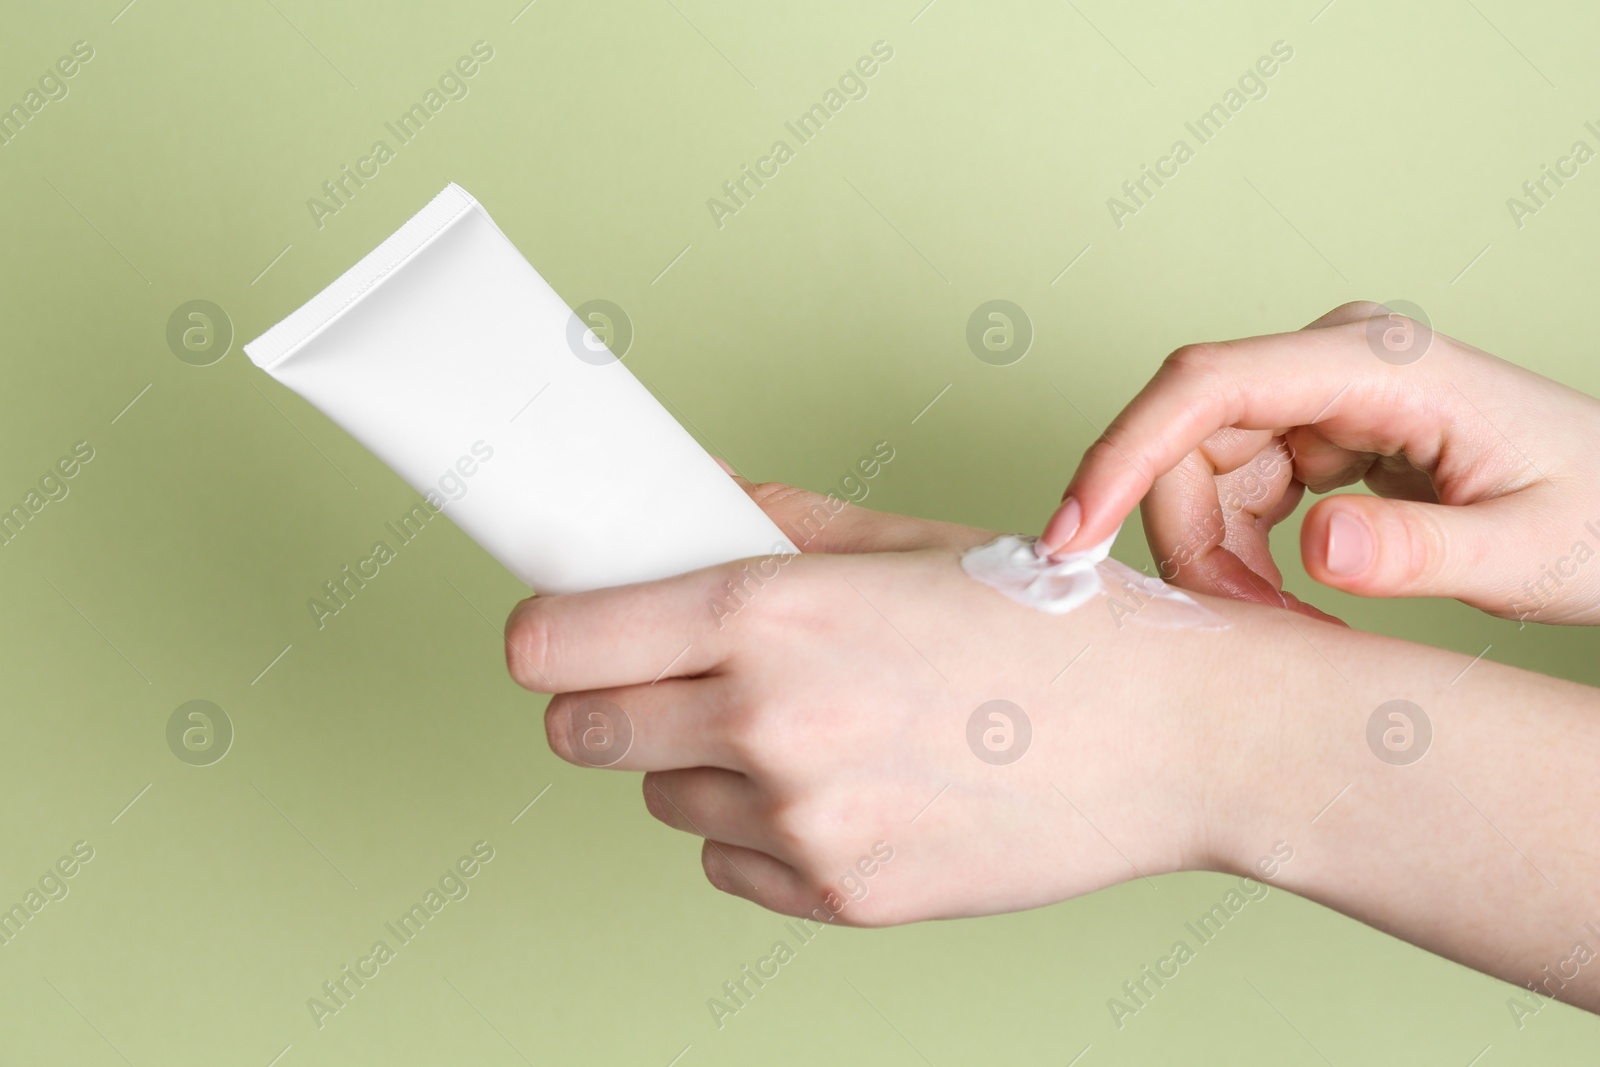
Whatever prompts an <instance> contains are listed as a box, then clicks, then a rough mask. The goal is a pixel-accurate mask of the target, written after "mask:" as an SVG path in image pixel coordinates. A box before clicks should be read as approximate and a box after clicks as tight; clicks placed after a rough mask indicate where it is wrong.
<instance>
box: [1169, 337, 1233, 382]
mask: <svg viewBox="0 0 1600 1067" xmlns="http://www.w3.org/2000/svg"><path fill="white" fill-rule="evenodd" d="M1226 355H1227V345H1226V344H1225V343H1223V342H1221V341H1197V342H1195V343H1193V344H1187V345H1183V346H1181V347H1179V348H1175V349H1173V351H1172V353H1171V354H1170V355H1169V356H1167V358H1166V360H1165V361H1163V363H1162V365H1161V366H1162V370H1163V371H1164V372H1166V373H1168V374H1175V375H1188V376H1199V377H1205V376H1208V375H1210V374H1213V373H1215V372H1216V370H1217V368H1218V366H1219V365H1220V364H1221V363H1222V361H1223V359H1224V357H1225V356H1226Z"/></svg>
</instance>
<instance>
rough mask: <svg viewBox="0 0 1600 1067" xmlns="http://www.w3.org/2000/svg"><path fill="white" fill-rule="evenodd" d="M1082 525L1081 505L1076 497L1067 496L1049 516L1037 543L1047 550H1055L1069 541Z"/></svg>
mask: <svg viewBox="0 0 1600 1067" xmlns="http://www.w3.org/2000/svg"><path fill="white" fill-rule="evenodd" d="M1082 525H1083V505H1082V504H1080V503H1078V498H1077V497H1075V496H1069V497H1067V499H1065V500H1063V501H1062V502H1061V506H1060V507H1059V508H1057V509H1056V513H1055V514H1054V515H1052V516H1050V521H1049V522H1048V523H1046V524H1045V528H1044V536H1043V537H1041V538H1040V539H1039V544H1040V545H1042V546H1044V547H1045V548H1046V549H1048V550H1049V551H1052V552H1053V551H1056V550H1057V549H1059V548H1061V546H1063V545H1065V544H1066V543H1067V542H1068V541H1071V540H1072V539H1073V537H1074V536H1076V535H1077V533H1078V527H1079V526H1082Z"/></svg>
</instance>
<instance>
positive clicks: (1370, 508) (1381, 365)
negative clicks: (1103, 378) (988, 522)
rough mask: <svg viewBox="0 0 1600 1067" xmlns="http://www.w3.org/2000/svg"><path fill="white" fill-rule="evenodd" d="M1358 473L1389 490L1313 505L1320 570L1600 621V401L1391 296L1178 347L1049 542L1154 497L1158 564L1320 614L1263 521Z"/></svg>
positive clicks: (1402, 590)
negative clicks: (1454, 333)
mask: <svg viewBox="0 0 1600 1067" xmlns="http://www.w3.org/2000/svg"><path fill="white" fill-rule="evenodd" d="M1357 481H1364V482H1365V483H1366V484H1367V486H1368V487H1369V488H1371V489H1372V490H1373V492H1374V493H1376V494H1377V496H1375V497H1373V496H1366V495H1358V494H1342V495H1339V496H1334V497H1331V498H1329V499H1327V500H1323V501H1321V502H1320V503H1318V504H1317V505H1316V506H1315V507H1313V508H1312V509H1311V510H1310V512H1309V513H1308V514H1307V515H1306V518H1305V522H1304V524H1303V526H1302V528H1301V537H1300V547H1301V553H1302V556H1303V558H1304V561H1305V567H1306V571H1307V573H1309V574H1310V575H1311V576H1312V577H1313V578H1315V579H1316V580H1317V581H1319V582H1322V583H1324V584H1326V585H1330V586H1333V587H1334V588H1336V589H1342V590H1345V591H1346V592H1350V593H1355V594H1358V595H1361V596H1372V597H1410V596H1434V597H1455V598H1456V599H1458V600H1462V601H1464V602H1466V603H1468V604H1471V605H1472V606H1474V607H1477V608H1481V609H1482V610H1484V611H1487V612H1489V613H1491V614H1493V615H1498V616H1500V617H1502V618H1509V619H1527V620H1532V621H1537V622H1548V623H1569V624H1588V625H1595V624H1600V558H1597V557H1600V400H1596V399H1595V398H1593V397H1590V396H1587V395H1585V394H1583V393H1580V392H1577V391H1576V390H1573V389H1569V388H1567V387H1566V386H1563V385H1560V384H1559V383H1557V382H1553V381H1551V380H1549V379H1548V378H1543V377H1541V376H1539V375H1537V374H1534V373H1533V372H1531V371H1528V370H1525V369H1523V368H1521V367H1517V366H1515V365H1513V364H1511V363H1507V362H1505V361H1504V360H1500V359H1497V358H1495V357H1494V356H1491V355H1489V354H1488V353H1486V352H1482V351H1480V350H1478V349H1476V348H1473V347H1471V346H1470V345H1465V344H1462V343H1461V342H1459V341H1455V340H1452V339H1450V338H1448V337H1445V336H1443V335H1442V334H1435V333H1431V332H1430V331H1429V330H1428V328H1427V327H1425V326H1422V325H1420V324H1418V323H1416V322H1414V321H1412V320H1411V319H1407V318H1404V317H1402V316H1400V315H1397V314H1394V313H1392V312H1391V311H1390V310H1389V309H1388V308H1385V307H1383V306H1382V305H1379V304H1371V303H1359V304H1346V305H1344V306H1343V307H1339V308H1335V309H1334V310H1333V311H1331V312H1329V313H1328V314H1327V315H1324V316H1323V317H1322V318H1320V319H1318V320H1317V321H1316V322H1313V323H1311V324H1310V325H1309V326H1307V327H1305V328H1304V329H1302V330H1297V331H1295V332H1293V333H1287V334H1278V335H1274V336H1267V337H1255V338H1250V339H1247V340H1241V341H1226V342H1221V343H1213V344H1198V345H1189V346H1186V347H1184V348H1180V349H1178V350H1177V351H1176V352H1174V353H1173V354H1172V355H1171V356H1169V357H1168V358H1167V361H1166V362H1165V364H1163V366H1162V367H1161V370H1160V371H1159V372H1158V373H1157V374H1156V376H1155V378H1154V379H1152V380H1151V382H1150V384H1149V385H1147V386H1145V388H1144V389H1143V390H1142V391H1141V392H1140V393H1139V395H1138V396H1137V397H1135V398H1134V400H1133V401H1132V403H1130V404H1129V405H1128V406H1127V408H1126V409H1124V410H1123V412H1122V414H1121V415H1119V416H1118V417H1117V419H1116V420H1115V421H1114V422H1113V423H1112V424H1111V426H1110V427H1109V428H1108V429H1107V430H1106V432H1105V434H1104V435H1103V436H1102V437H1101V438H1100V439H1099V440H1098V441H1096V442H1095V444H1094V445H1093V446H1091V447H1090V448H1089V450H1088V452H1087V453H1086V454H1085V456H1084V459H1083V462H1082V463H1081V465H1080V466H1079V468H1078V471H1077V474H1076V476H1075V477H1074V478H1073V480H1072V484H1071V485H1070V486H1069V487H1068V489H1067V493H1066V496H1065V497H1064V498H1063V502H1062V505H1061V507H1060V508H1059V509H1058V510H1057V511H1056V513H1055V515H1054V517H1052V519H1051V521H1050V523H1049V524H1048V526H1047V527H1046V529H1045V533H1044V542H1045V544H1046V545H1048V546H1049V547H1050V548H1051V549H1052V550H1053V551H1055V552H1062V551H1076V550H1080V549H1083V548H1086V547H1088V546H1090V545H1094V544H1096V543H1098V542H1099V541H1102V540H1104V539H1105V538H1106V537H1107V536H1109V535H1110V534H1111V533H1112V532H1113V531H1114V530H1115V529H1116V528H1117V525H1118V524H1119V523H1121V522H1122V521H1123V519H1124V518H1126V517H1127V515H1128V513H1129V512H1131V511H1132V510H1133V507H1134V505H1135V504H1137V503H1138V502H1139V500H1140V499H1141V498H1145V502H1144V523H1145V530H1146V533H1147V534H1148V536H1149V539H1150V546H1151V551H1152V552H1153V553H1154V554H1155V557H1156V559H1158V560H1161V561H1162V562H1161V576H1162V577H1163V578H1165V579H1167V580H1169V581H1172V582H1174V583H1175V584H1177V585H1180V586H1184V587H1186V588H1188V589H1192V590H1196V591H1198V592H1203V593H1211V594H1214V595H1218V596H1229V597H1234V598H1236V599H1242V600H1254V601H1260V602H1263V603H1268V604H1273V605H1276V606H1280V607H1289V608H1293V609H1296V610H1301V611H1304V612H1305V613H1307V614H1310V615H1314V616H1318V617H1322V613H1321V612H1319V611H1317V610H1316V609H1315V608H1311V607H1309V606H1307V605H1302V604H1300V603H1299V602H1298V601H1297V600H1295V599H1294V598H1293V597H1292V596H1289V595H1287V594H1285V593H1284V592H1283V588H1282V586H1283V581H1282V575H1281V574H1280V573H1279V571H1278V568H1277V566H1276V565H1275V564H1274V562H1273V560H1272V556H1271V552H1270V549H1269V546H1268V534H1269V533H1270V531H1271V529H1272V527H1273V526H1274V525H1275V524H1276V523H1278V522H1279V521H1281V520H1282V519H1284V518H1286V517H1288V515H1290V514H1291V513H1293V511H1294V509H1295V506H1296V505H1297V504H1298V503H1299V500H1300V496H1301V495H1302V493H1303V492H1304V490H1305V489H1307V488H1309V489H1310V490H1311V491H1312V492H1315V493H1324V492H1327V491H1329V490H1331V489H1336V488H1338V487H1340V486H1344V485H1350V484H1352V483H1354V482H1357ZM1146 494H1148V496H1146Z"/></svg>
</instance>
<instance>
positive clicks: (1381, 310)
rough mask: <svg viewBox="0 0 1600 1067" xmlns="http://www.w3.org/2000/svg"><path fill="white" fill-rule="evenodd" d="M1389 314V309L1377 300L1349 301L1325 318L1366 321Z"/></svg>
mask: <svg viewBox="0 0 1600 1067" xmlns="http://www.w3.org/2000/svg"><path fill="white" fill-rule="evenodd" d="M1387 314H1389V309H1388V308H1386V307H1384V306H1383V305H1382V304H1380V303H1378V302H1377V301H1376V300H1348V301H1346V302H1345V303H1343V304H1340V305H1339V306H1338V307H1336V308H1334V309H1333V310H1332V311H1330V312H1328V314H1327V315H1325V316H1323V317H1324V318H1329V317H1332V316H1334V315H1338V316H1340V317H1341V318H1360V319H1362V320H1365V319H1375V318H1378V317H1379V316H1380V315H1387Z"/></svg>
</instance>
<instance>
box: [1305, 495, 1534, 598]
mask: <svg viewBox="0 0 1600 1067" xmlns="http://www.w3.org/2000/svg"><path fill="white" fill-rule="evenodd" d="M1504 508H1505V505H1500V506H1497V502H1495V501H1484V502H1481V503H1476V504H1470V505H1446V504H1425V503H1419V502H1416V501H1410V500H1388V499H1384V498H1381V497H1370V496H1362V495H1357V494H1342V495H1339V496H1335V497H1330V498H1328V499H1326V500H1323V501H1321V502H1319V503H1318V504H1317V505H1316V506H1315V507H1313V508H1312V509H1311V510H1310V511H1309V512H1307V513H1306V518H1305V522H1304V523H1303V524H1302V525H1301V527H1300V552H1301V556H1302V558H1303V559H1304V561H1305V566H1306V573H1307V574H1309V575H1311V577H1313V578H1315V579H1316V580H1317V581H1319V582H1322V583H1323V584H1325V585H1331V586H1333V587H1334V588H1335V589H1342V590H1344V591H1346V592H1349V593H1355V594H1356V595H1358V596H1370V597H1453V598H1455V599H1457V600H1462V601H1465V602H1466V603H1468V604H1471V605H1472V606H1474V607H1477V608H1481V609H1483V610H1485V611H1489V612H1492V613H1495V614H1507V613H1510V614H1515V610H1514V606H1513V602H1514V601H1515V600H1516V595H1515V591H1516V590H1517V589H1518V588H1519V586H1520V583H1521V581H1522V579H1523V578H1524V577H1526V574H1525V573H1524V572H1525V571H1526V569H1527V568H1526V567H1525V566H1523V565H1521V564H1519V563H1518V560H1519V559H1520V558H1522V557H1524V556H1525V555H1526V553H1524V552H1520V551H1508V549H1509V548H1510V547H1511V546H1510V545H1508V543H1507V530H1508V529H1512V528H1516V526H1518V525H1522V526H1524V527H1525V526H1526V524H1525V523H1523V524H1518V523H1515V522H1513V521H1512V520H1511V519H1510V518H1509V517H1508V516H1506V515H1505V514H1504ZM1497 513H1498V514H1497Z"/></svg>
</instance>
